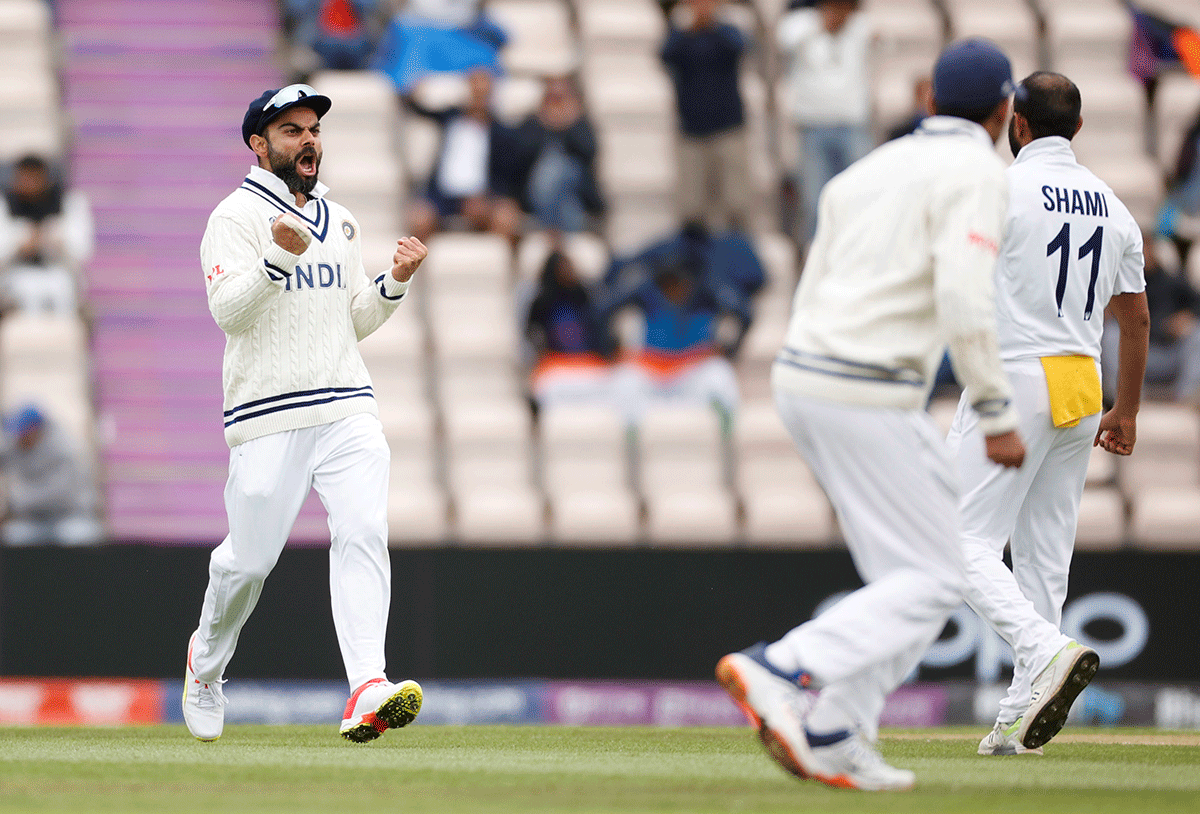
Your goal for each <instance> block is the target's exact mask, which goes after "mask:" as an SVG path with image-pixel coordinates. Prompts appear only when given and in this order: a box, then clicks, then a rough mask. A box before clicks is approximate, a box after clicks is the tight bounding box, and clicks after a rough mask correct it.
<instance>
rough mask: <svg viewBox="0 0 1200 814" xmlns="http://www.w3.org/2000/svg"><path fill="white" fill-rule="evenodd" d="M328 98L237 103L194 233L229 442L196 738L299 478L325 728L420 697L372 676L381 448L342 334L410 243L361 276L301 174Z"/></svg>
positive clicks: (194, 656) (190, 702)
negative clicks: (319, 563)
mask: <svg viewBox="0 0 1200 814" xmlns="http://www.w3.org/2000/svg"><path fill="white" fill-rule="evenodd" d="M331 104H332V103H331V101H330V100H329V99H328V98H327V97H325V96H321V95H320V94H318V93H317V92H316V91H315V90H314V89H313V88H311V87H309V86H307V85H289V86H288V87H285V88H283V89H281V90H278V91H275V90H269V91H266V92H265V93H263V94H262V95H261V96H260V97H259V98H257V99H255V100H254V101H253V102H251V103H250V107H249V109H248V110H247V111H246V115H245V118H244V120H243V122H242V139H243V141H245V142H246V145H247V146H248V147H249V148H250V149H251V150H253V151H254V154H255V155H256V156H257V157H258V165H257V166H254V167H251V169H250V174H249V175H247V176H246V178H245V180H243V181H242V184H241V186H240V187H238V189H236V190H235V191H234V192H233V193H232V194H231V195H229V196H228V197H227V198H226V199H225V200H224V201H222V202H221V203H220V204H218V206H217V208H216V209H215V210H214V211H213V213H212V215H211V216H210V217H209V220H208V227H207V229H206V230H205V233H204V239H203V241H202V242H201V245H200V258H201V262H202V263H203V268H204V273H205V275H206V280H207V287H208V304H209V309H210V310H211V311H212V314H213V317H214V318H215V319H216V321H217V324H218V325H220V326H221V329H222V330H223V331H225V334H226V343H225V357H224V363H223V380H224V391H225V440H226V441H227V442H228V444H229V446H230V456H229V480H228V483H227V484H226V486H225V508H226V511H227V512H228V515H229V535H228V536H227V537H226V538H225V540H224V542H222V543H221V544H220V545H219V546H217V548H216V549H214V551H213V553H212V557H211V560H210V563H209V581H208V589H207V590H206V591H205V594H204V605H203V608H202V610H201V613H200V626H199V628H198V629H197V630H196V632H195V633H194V634H193V635H192V638H191V642H190V643H189V645H188V655H187V668H186V674H185V684H184V693H183V716H184V720H185V721H186V722H187V726H188V729H189V730H190V731H191V733H192V734H193V735H195V736H196V737H197V738H199V739H200V740H204V741H211V740H215V739H217V738H218V737H220V735H221V730H222V727H223V724H224V718H225V709H224V707H225V696H224V695H223V694H222V692H221V684H222V683H224V678H223V676H224V672H225V667H226V665H228V664H229V660H230V658H232V656H233V651H234V648H235V647H236V646H237V640H238V634H239V633H240V631H241V629H242V626H243V625H244V624H245V622H246V620H247V619H248V618H249V616H250V613H251V612H252V611H253V610H254V606H255V603H256V602H257V601H258V597H259V594H260V593H261V591H262V586H263V581H264V579H265V578H266V576H267V574H269V573H270V572H271V569H272V568H273V567H274V565H275V562H276V561H277V560H278V558H279V554H280V552H281V551H282V550H283V546H284V543H285V542H286V541H287V537H288V534H289V532H290V531H291V528H292V525H293V524H294V523H295V521H296V516H297V514H299V512H300V507H301V505H302V504H303V503H304V500H305V498H306V497H307V496H308V493H309V490H310V489H312V488H316V490H317V494H319V495H320V497H321V501H322V502H323V503H324V505H325V509H326V511H327V512H328V513H329V530H330V536H331V541H330V550H329V588H330V594H331V596H332V604H333V621H334V626H335V628H336V630H337V637H338V645H339V647H340V648H341V653H342V660H343V662H344V664H345V668H346V675H347V678H348V679H349V682H350V690H351V697H350V701H349V703H348V704H347V705H346V713H345V715H344V720H343V721H342V725H341V734H342V736H343V737H345V738H346V739H347V740H351V741H355V742H359V743H362V742H366V741H370V740H373V739H375V738H377V737H379V734H380V733H381V732H383V731H384V730H386V729H388V728H392V727H399V726H404V725H405V724H407V723H409V722H410V721H412V720H413V719H414V718H415V717H416V715H417V713H418V712H419V711H420V708H421V688H420V686H418V685H417V683H416V682H414V681H405V682H403V683H401V684H399V685H396V684H392V683H390V682H389V681H388V680H387V678H386V675H385V672H384V632H385V628H386V626H387V616H388V603H389V600H390V597H391V590H390V563H389V559H388V549H387V494H388V470H389V452H388V447H387V442H386V440H385V439H384V435H383V429H382V426H381V425H380V423H379V419H378V417H377V416H378V412H377V409H376V406H375V399H374V396H373V395H372V391H371V379H370V376H369V375H368V373H367V369H366V366H365V365H364V363H363V360H362V357H361V356H360V355H359V352H358V344H357V343H358V341H359V340H361V339H362V338H363V337H365V336H367V335H368V334H370V333H371V332H372V331H374V330H375V329H376V328H378V327H379V326H380V325H382V324H383V322H384V320H386V319H387V318H388V317H389V316H391V314H392V312H393V311H395V309H396V306H397V305H399V304H400V301H401V300H402V299H403V298H404V295H405V292H406V291H407V290H408V286H409V280H410V279H411V278H412V275H413V273H414V272H415V271H416V270H417V267H418V266H419V265H420V264H421V261H422V260H424V259H425V255H426V249H425V247H424V246H423V245H422V244H421V242H420V241H419V240H416V239H415V238H401V239H400V240H399V241H397V247H396V251H395V254H394V255H393V256H392V267H391V269H390V270H389V271H385V272H384V273H382V274H379V275H377V276H373V277H369V276H368V275H367V273H366V271H365V270H364V268H363V261H362V255H361V248H362V240H361V236H360V234H359V228H358V224H357V222H356V221H355V220H354V217H353V216H352V215H351V214H350V213H349V212H348V211H347V210H346V209H345V208H343V207H341V206H339V205H338V204H335V203H332V202H331V201H328V200H326V198H325V193H326V191H327V190H326V187H325V186H324V185H323V184H321V183H320V182H318V180H317V172H318V170H319V168H320V165H321V157H322V153H321V134H320V123H319V122H320V119H321V117H322V116H323V115H325V113H326V112H327V111H328V110H329V108H330V106H331Z"/></svg>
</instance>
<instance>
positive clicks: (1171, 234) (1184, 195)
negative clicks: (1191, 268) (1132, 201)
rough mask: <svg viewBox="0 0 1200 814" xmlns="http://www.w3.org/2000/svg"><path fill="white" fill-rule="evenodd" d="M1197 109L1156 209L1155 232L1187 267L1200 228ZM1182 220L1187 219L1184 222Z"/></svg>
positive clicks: (1199, 122) (1199, 164) (1199, 165)
mask: <svg viewBox="0 0 1200 814" xmlns="http://www.w3.org/2000/svg"><path fill="white" fill-rule="evenodd" d="M1198 159H1200V111H1197V113H1196V118H1195V120H1194V121H1193V122H1192V123H1191V125H1190V126H1189V127H1188V129H1187V133H1186V134H1185V135H1184V137H1183V143H1182V144H1181V145H1180V146H1179V156H1178V157H1177V158H1176V159H1175V166H1174V168H1173V170H1172V172H1171V173H1170V174H1169V175H1168V176H1167V197H1166V200H1165V201H1164V202H1163V206H1162V210H1161V211H1160V212H1159V222H1158V233H1159V234H1161V235H1162V236H1163V237H1166V238H1170V239H1171V241H1172V242H1173V243H1174V244H1175V247H1176V249H1178V251H1179V264H1180V266H1181V267H1183V268H1187V260H1188V253H1189V252H1190V251H1191V248H1192V242H1193V241H1194V240H1195V239H1196V236H1197V232H1198V231H1200V222H1198V221H1200V160H1198ZM1185 221H1187V222H1189V223H1185Z"/></svg>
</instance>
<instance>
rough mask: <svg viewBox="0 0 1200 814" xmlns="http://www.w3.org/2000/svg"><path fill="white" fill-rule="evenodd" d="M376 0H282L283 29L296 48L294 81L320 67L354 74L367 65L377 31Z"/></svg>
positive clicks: (380, 10)
mask: <svg viewBox="0 0 1200 814" xmlns="http://www.w3.org/2000/svg"><path fill="white" fill-rule="evenodd" d="M383 11H384V9H383V7H382V3H381V2H380V0H284V3H283V12H284V29H285V30H286V31H287V32H288V33H289V37H290V39H291V41H292V43H293V44H294V45H295V46H297V51H296V52H295V53H294V54H293V57H292V62H293V66H292V69H293V73H294V78H293V81H295V82H305V81H307V77H308V76H309V75H310V74H312V73H313V72H314V71H317V70H320V69H322V68H330V69H333V70H344V71H357V70H362V69H364V68H367V67H368V66H369V65H370V64H371V57H372V56H373V54H374V51H375V45H376V43H377V42H378V39H379V34H380V30H381V24H382V21H383V20H382V17H383Z"/></svg>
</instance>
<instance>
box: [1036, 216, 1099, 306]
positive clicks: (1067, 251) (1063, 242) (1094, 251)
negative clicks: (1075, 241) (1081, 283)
mask: <svg viewBox="0 0 1200 814" xmlns="http://www.w3.org/2000/svg"><path fill="white" fill-rule="evenodd" d="M1103 241H1104V227H1103V226H1097V227H1096V231H1094V232H1092V236H1091V237H1089V238H1088V239H1087V241H1086V242H1085V243H1084V244H1083V245H1082V246H1080V247H1079V259H1080V260H1082V259H1083V258H1084V257H1086V256H1088V255H1089V254H1090V255H1091V256H1092V269H1091V272H1092V275H1091V279H1090V280H1089V282H1088V291H1087V305H1086V306H1085V307H1084V309H1083V318H1084V319H1091V318H1092V309H1093V308H1094V307H1095V305H1096V278H1097V277H1099V276H1100V249H1101V247H1102V246H1103ZM1057 251H1061V252H1062V254H1061V256H1059V258H1058V285H1057V286H1056V287H1055V289H1054V297H1055V299H1056V300H1057V301H1058V315H1059V316H1060V317H1061V316H1062V315H1063V310H1062V304H1063V294H1065V293H1066V290H1067V268H1068V266H1069V265H1070V261H1071V224H1070V223H1064V224H1063V225H1062V228H1061V229H1059V230H1058V234H1057V235H1055V236H1054V239H1053V240H1051V241H1050V242H1049V243H1047V244H1046V256H1047V257H1049V256H1050V255H1052V254H1054V253H1055V252H1057Z"/></svg>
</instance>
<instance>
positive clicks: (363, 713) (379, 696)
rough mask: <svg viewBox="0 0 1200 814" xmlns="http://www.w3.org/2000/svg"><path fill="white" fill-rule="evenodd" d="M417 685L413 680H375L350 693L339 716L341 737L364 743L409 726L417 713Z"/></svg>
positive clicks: (419, 705)
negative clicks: (387, 732)
mask: <svg viewBox="0 0 1200 814" xmlns="http://www.w3.org/2000/svg"><path fill="white" fill-rule="evenodd" d="M421 699H422V695H421V685H420V684H418V683H417V682H415V681H403V682H401V683H399V684H393V683H391V682H390V681H388V680H387V679H383V678H376V679H373V680H371V681H368V682H367V683H366V684H363V685H362V686H361V687H359V688H358V689H357V690H355V691H354V695H352V696H350V700H349V701H347V702H346V713H345V714H344V715H343V716H342V726H341V730H340V731H341V733H342V737H343V738H345V739H346V740H348V741H353V742H354V743H368V742H370V741H373V740H375V739H376V738H378V737H379V736H380V735H382V734H383V733H384V732H385V731H387V730H388V729H399V728H400V727H402V726H407V725H408V724H411V723H412V722H413V721H414V720H415V719H416V717H417V714H418V713H419V712H420V711H421Z"/></svg>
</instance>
